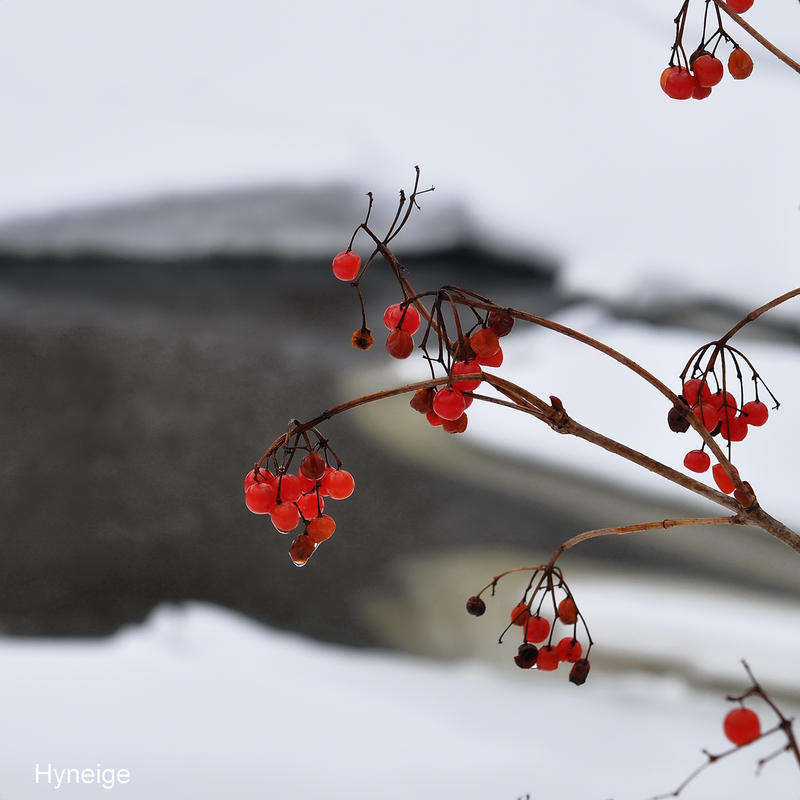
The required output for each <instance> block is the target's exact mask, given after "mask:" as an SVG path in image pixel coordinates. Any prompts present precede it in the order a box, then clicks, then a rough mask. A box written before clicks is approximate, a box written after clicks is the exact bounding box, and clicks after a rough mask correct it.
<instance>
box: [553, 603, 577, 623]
mask: <svg viewBox="0 0 800 800" xmlns="http://www.w3.org/2000/svg"><path fill="white" fill-rule="evenodd" d="M557 613H558V618H559V619H560V620H561V622H563V623H564V624H565V625H574V624H575V623H576V622H577V621H578V607H577V606H576V605H575V601H574V600H573V599H572V597H571V596H568V597H565V598H564V599H563V600H562V601H561V602H560V603H559V604H558V609H557Z"/></svg>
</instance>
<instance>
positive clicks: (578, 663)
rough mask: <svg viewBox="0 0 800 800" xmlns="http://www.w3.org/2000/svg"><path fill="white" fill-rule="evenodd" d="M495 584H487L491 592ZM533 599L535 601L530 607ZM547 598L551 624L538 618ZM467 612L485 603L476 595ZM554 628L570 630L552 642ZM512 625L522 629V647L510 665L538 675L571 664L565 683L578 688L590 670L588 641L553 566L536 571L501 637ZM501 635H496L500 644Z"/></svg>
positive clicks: (481, 609)
mask: <svg viewBox="0 0 800 800" xmlns="http://www.w3.org/2000/svg"><path fill="white" fill-rule="evenodd" d="M540 569H541V570H542V572H543V574H542V577H541V579H540V580H539V582H538V583H537V585H536V587H535V588H533V589H532V590H531V586H532V585H533V579H534V578H535V577H536V575H537V574H538V572H539V570H540ZM554 577H556V578H557V581H554V580H553V578H554ZM496 581H497V579H495V581H493V582H492V583H491V584H489V586H491V587H492V590H493V591H494V586H495V584H496ZM486 588H489V587H486ZM557 588H560V589H562V590H563V592H564V597H562V598H561V600H560V601H559V602H556V596H555V591H556V589H557ZM484 591H485V590H484ZM540 593H541V596H540V597H539V595H540ZM537 597H539V600H538V602H537V603H536V605H535V607H534V601H535V600H536V598H537ZM548 597H550V598H551V600H552V604H553V612H554V613H553V619H552V621H551V619H550V618H549V617H547V616H543V615H542V606H543V605H544V601H545V600H546V599H547V598H548ZM467 611H468V612H469V613H470V614H472V615H473V616H476V617H479V616H481V615H482V614H483V613H484V612H485V611H486V603H485V602H484V601H483V600H482V599H481V597H480V593H479V594H478V595H475V596H473V597H470V598H469V600H467ZM579 620H580V621H581V622H582V623H583V627H584V631H585V633H586V637H587V639H588V642H589V644H588V647H587V649H586V653H584V652H583V645H582V644H581V643H580V641H579V640H578V637H577V633H578V621H579ZM557 625H559V626H561V627H562V628H565V629H569V628H571V631H568V635H566V636H562V637H561V638H559V639H558V640H557V641H556V636H555V632H556V626H557ZM513 626H518V627H520V628H522V644H520V646H519V648H518V650H517V655H516V656H514V663H515V664H516V665H517V666H518V667H519V668H520V669H533V668H535V669H537V670H540V671H542V672H552V671H553V670H556V669H558V668H559V666H560V665H561V664H564V663H566V664H571V665H572V667H571V668H570V672H569V680H570V681H571V682H572V683H574V684H575V685H576V686H580V685H582V684H583V683H585V682H586V678H587V676H588V674H589V669H590V664H589V659H588V655H589V650H591V648H592V638H591V636H590V635H589V630H588V628H587V627H586V622H585V621H584V620H583V616H582V615H581V613H580V611H579V610H578V606H577V605H576V604H575V598H574V597H573V596H572V594H571V593H570V591H569V588H568V587H567V585H566V583H564V580H563V576H562V575H561V572H560V570H558V569H557V568H553V567H538V568H536V571H535V572H534V575H533V578H532V579H531V581H530V583H529V584H528V587H527V588H526V591H525V594H524V595H523V597H522V599H521V600H520V602H519V603H517V605H516V606H514V608H513V609H512V610H511V622H510V623H509V625H508V626H507V627H506V630H505V631H503V635H504V634H505V633H506V631H508V630H509V629H510V628H511V627H513ZM503 635H501V636H500V640H501V641H502V638H503Z"/></svg>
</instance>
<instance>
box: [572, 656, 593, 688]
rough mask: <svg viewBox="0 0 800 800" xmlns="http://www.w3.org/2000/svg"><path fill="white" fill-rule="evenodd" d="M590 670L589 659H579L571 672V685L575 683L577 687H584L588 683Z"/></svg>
mask: <svg viewBox="0 0 800 800" xmlns="http://www.w3.org/2000/svg"><path fill="white" fill-rule="evenodd" d="M589 669H590V665H589V659H588V658H580V659H578V660H577V661H576V662H575V663H574V664H573V665H572V669H571V670H570V671H569V680H570V683H574V684H575V685H576V686H582V685H583V684H584V683H586V676H587V675H588V674H589Z"/></svg>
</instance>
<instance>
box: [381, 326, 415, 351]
mask: <svg viewBox="0 0 800 800" xmlns="http://www.w3.org/2000/svg"><path fill="white" fill-rule="evenodd" d="M386 352H387V353H388V354H389V355H390V356H391V357H392V358H408V357H409V356H410V355H411V354H412V353H413V352H414V340H413V339H412V338H411V334H410V333H408V332H407V331H399V330H398V331H392V333H390V334H389V337H388V338H387V339H386Z"/></svg>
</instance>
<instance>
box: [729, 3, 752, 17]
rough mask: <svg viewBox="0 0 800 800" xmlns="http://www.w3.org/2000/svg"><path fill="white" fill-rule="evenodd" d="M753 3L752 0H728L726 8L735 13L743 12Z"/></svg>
mask: <svg viewBox="0 0 800 800" xmlns="http://www.w3.org/2000/svg"><path fill="white" fill-rule="evenodd" d="M752 5H753V0H728V8H729V9H730V10H731V11H733V12H735V13H736V14H744V12H745V11H747V10H748V9H749V8H750V7H751V6H752Z"/></svg>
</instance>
